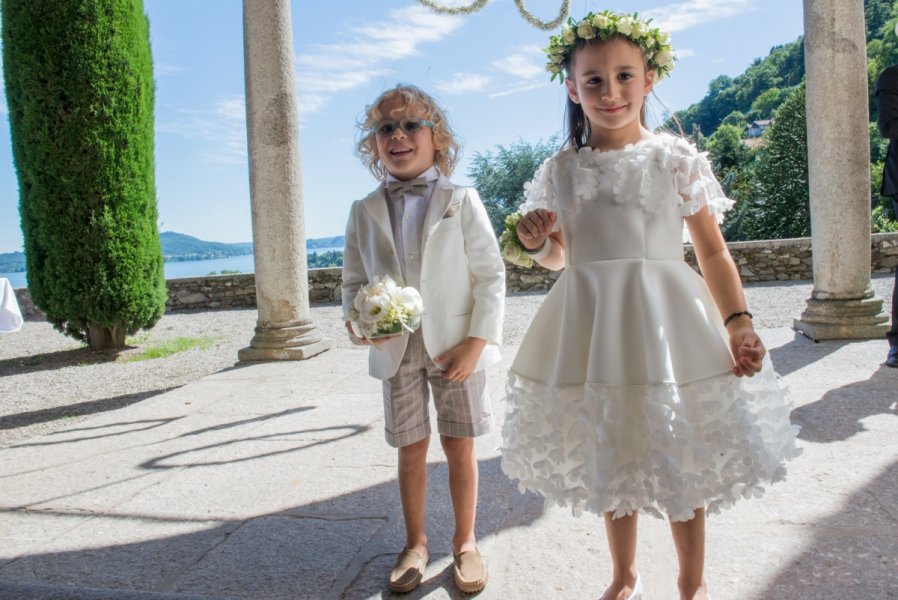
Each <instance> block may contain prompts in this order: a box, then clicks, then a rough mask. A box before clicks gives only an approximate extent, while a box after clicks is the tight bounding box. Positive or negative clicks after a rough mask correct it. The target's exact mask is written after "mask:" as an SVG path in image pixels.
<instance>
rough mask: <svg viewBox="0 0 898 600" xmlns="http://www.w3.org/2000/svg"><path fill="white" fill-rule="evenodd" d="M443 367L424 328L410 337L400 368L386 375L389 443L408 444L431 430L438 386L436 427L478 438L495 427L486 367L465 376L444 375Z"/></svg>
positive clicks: (459, 434)
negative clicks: (427, 344) (433, 356)
mask: <svg viewBox="0 0 898 600" xmlns="http://www.w3.org/2000/svg"><path fill="white" fill-rule="evenodd" d="M442 374H443V371H442V370H441V369H440V368H439V367H438V366H437V365H436V364H435V363H434V362H433V360H431V359H430V356H428V354H427V350H426V349H425V348H424V336H423V334H422V333H421V329H420V328H418V330H417V331H415V332H414V333H412V334H411V335H410V336H409V340H408V346H407V347H406V349H405V355H404V356H403V357H402V362H401V363H400V365H399V370H397V371H396V374H395V375H393V376H392V377H390V378H389V379H386V380H384V382H383V390H384V416H385V420H386V427H385V433H386V438H387V443H388V444H390V445H391V446H393V447H394V448H399V447H402V446H408V445H410V444H414V443H415V442H418V441H421V440H423V439H424V438H426V437H427V436H429V435H430V410H429V408H430V394H429V393H428V390H427V384H428V383H430V389H431V390H432V391H433V397H434V404H435V405H436V412H437V430H438V431H439V432H440V434H442V435H445V436H449V437H477V436H479V435H483V434H484V433H486V432H488V431H489V430H490V428H491V427H492V415H491V414H490V400H489V395H488V393H487V389H486V372H485V371H483V370H480V371H475V372H473V373H471V375H470V376H469V377H468V378H467V379H466V380H465V381H448V380H446V379H443V376H442Z"/></svg>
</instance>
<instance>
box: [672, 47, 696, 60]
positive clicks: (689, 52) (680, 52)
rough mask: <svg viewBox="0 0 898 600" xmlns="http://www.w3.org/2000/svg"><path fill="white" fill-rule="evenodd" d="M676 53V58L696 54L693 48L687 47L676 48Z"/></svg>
mask: <svg viewBox="0 0 898 600" xmlns="http://www.w3.org/2000/svg"><path fill="white" fill-rule="evenodd" d="M676 53H677V58H691V57H693V56H695V55H696V54H697V53H696V51H695V50H690V49H689V48H683V49H681V50H677V51H676Z"/></svg>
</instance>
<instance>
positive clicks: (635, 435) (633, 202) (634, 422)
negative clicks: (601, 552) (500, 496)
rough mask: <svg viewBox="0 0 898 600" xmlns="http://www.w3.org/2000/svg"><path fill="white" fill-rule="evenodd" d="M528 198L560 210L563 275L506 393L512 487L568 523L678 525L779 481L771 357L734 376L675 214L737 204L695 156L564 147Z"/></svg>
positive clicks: (783, 438)
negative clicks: (640, 519)
mask: <svg viewBox="0 0 898 600" xmlns="http://www.w3.org/2000/svg"><path fill="white" fill-rule="evenodd" d="M525 197H526V202H525V203H524V204H523V205H522V206H521V212H524V213H526V212H527V211H529V210H533V209H536V208H547V209H549V210H554V211H557V213H558V222H559V224H560V227H561V231H562V232H563V234H564V240H565V254H566V265H565V268H564V271H563V272H562V274H561V276H560V277H559V278H558V281H557V282H556V283H555V285H554V286H553V287H552V289H551V291H550V292H549V293H548V295H547V296H546V299H545V301H544V303H543V305H542V307H541V308H540V309H539V311H538V313H537V314H536V316H535V317H534V320H533V323H532V324H531V325H530V328H529V330H528V331H527V334H526V335H525V337H524V340H523V342H522V343H521V346H520V350H519V351H518V354H517V357H516V358H515V361H514V364H513V365H512V367H511V372H510V373H509V379H508V383H507V406H508V408H507V414H506V418H505V423H504V425H503V428H502V436H503V457H502V468H503V470H504V471H505V472H506V473H507V474H508V475H509V476H510V477H512V478H515V479H518V480H520V487H521V489H522V491H523V490H524V489H528V490H532V491H536V492H539V493H540V494H542V495H543V496H545V497H546V500H547V502H549V501H554V502H557V503H558V504H559V505H562V506H564V505H571V506H572V507H573V510H574V513H575V514H580V512H581V511H583V510H588V511H591V512H595V513H598V514H602V513H605V512H608V511H614V512H615V516H622V515H624V514H629V513H631V512H632V511H634V510H644V511H646V512H649V513H651V514H654V515H656V516H662V513H664V514H666V515H669V516H670V518H671V519H673V520H678V521H682V520H688V519H690V518H692V517H693V516H694V509H696V508H701V507H706V508H707V509H708V512H716V511H717V510H719V509H720V508H722V507H727V506H729V505H731V504H732V503H733V502H734V501H735V500H736V499H738V498H740V497H749V496H759V495H760V494H761V493H762V492H763V487H762V485H763V484H765V483H768V482H774V481H778V480H781V479H783V477H784V476H785V467H784V466H783V462H784V461H785V460H787V459H790V458H792V457H794V456H796V455H797V454H798V450H797V449H796V446H795V436H796V433H797V431H798V428H797V427H794V426H792V425H791V424H790V422H789V406H788V403H787V402H786V399H785V389H784V387H783V386H782V385H781V383H780V381H779V377H778V376H777V375H776V373H775V372H774V370H773V367H772V365H771V363H770V360H769V358H765V363H764V368H763V369H762V371H761V373H759V374H757V375H755V376H754V377H752V378H747V377H742V378H740V377H736V376H735V375H733V374H732V373H731V369H732V368H733V359H732V356H731V354H730V350H729V341H728V340H729V338H728V336H727V333H726V330H725V329H724V327H723V322H722V318H721V316H720V314H719V312H718V310H717V307H716V305H715V304H714V301H713V299H712V297H711V295H710V292H709V291H708V288H707V286H706V284H705V282H704V280H703V279H702V278H701V277H700V276H699V275H698V274H697V273H696V272H695V271H694V270H693V269H692V268H691V267H690V266H689V265H688V264H687V263H686V262H685V261H684V258H683V240H684V222H683V217H685V216H688V215H691V214H694V213H695V212H696V211H698V210H699V209H701V208H702V207H704V206H708V208H709V209H710V211H711V212H712V213H714V214H715V215H717V217H718V220H721V219H722V217H723V213H724V212H725V211H726V210H727V209H729V208H730V206H731V205H732V200H729V199H727V198H726V197H725V196H724V194H723V191H722V190H721V188H720V185H719V184H718V183H717V180H716V179H715V178H714V175H713V173H712V171H711V168H710V165H709V164H708V161H707V159H706V158H705V156H704V155H703V154H699V153H698V152H697V151H696V149H695V147H694V146H692V145H691V144H689V143H687V142H686V141H685V140H682V139H681V138H677V137H674V136H671V135H667V134H659V135H655V136H653V137H651V138H648V139H646V140H643V141H640V142H637V143H636V144H631V145H629V146H627V147H625V148H623V149H621V150H611V151H605V152H600V151H594V150H591V149H589V148H583V149H581V150H579V151H577V150H574V149H566V150H563V151H561V152H560V153H558V154H557V155H556V156H554V157H552V158H550V159H548V160H546V162H545V163H543V165H542V166H541V167H540V169H539V170H538V171H537V172H536V175H535V176H534V179H533V181H532V182H531V183H530V184H529V185H528V186H527V188H526V189H525ZM684 197H685V198H686V200H684Z"/></svg>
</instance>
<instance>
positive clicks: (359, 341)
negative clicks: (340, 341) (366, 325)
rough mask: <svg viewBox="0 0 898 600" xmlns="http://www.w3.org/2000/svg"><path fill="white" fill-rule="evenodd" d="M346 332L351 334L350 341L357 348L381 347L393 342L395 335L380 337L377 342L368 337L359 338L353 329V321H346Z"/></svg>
mask: <svg viewBox="0 0 898 600" xmlns="http://www.w3.org/2000/svg"><path fill="white" fill-rule="evenodd" d="M346 330H347V331H348V332H349V339H350V340H351V341H352V343H353V344H355V345H356V346H379V345H380V344H382V343H384V342H386V341H387V340H392V339H393V338H394V337H396V336H395V335H391V336H388V337H380V338H377V339H376V340H372V339H369V338H366V337H359V336H357V335H356V334H355V331H354V330H353V329H352V321H346Z"/></svg>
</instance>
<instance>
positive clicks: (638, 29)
mask: <svg viewBox="0 0 898 600" xmlns="http://www.w3.org/2000/svg"><path fill="white" fill-rule="evenodd" d="M647 30H648V27H647V26H646V24H645V23H643V22H642V21H636V22H634V23H633V33H632V34H631V35H630V37H631V38H633V39H634V40H638V39H639V38H641V37H642V36H643V35H645V33H646V31H647Z"/></svg>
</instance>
